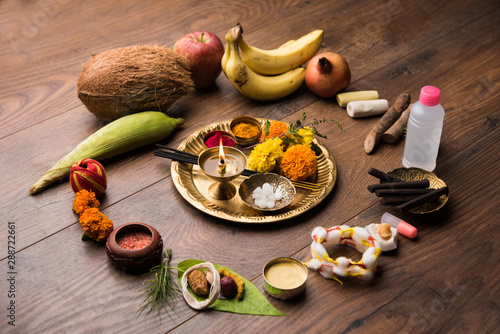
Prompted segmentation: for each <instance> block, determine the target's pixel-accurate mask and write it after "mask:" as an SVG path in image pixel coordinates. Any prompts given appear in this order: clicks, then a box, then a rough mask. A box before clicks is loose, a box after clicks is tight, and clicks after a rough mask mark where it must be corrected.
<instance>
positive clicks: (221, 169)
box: [219, 137, 226, 175]
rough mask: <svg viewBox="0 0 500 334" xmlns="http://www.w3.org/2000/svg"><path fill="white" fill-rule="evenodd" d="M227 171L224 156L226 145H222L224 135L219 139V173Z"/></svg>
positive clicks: (222, 173)
mask: <svg viewBox="0 0 500 334" xmlns="http://www.w3.org/2000/svg"><path fill="white" fill-rule="evenodd" d="M225 173H226V157H225V156H224V146H223V145H222V137H221V138H220V141H219V174H221V175H224V174H225Z"/></svg>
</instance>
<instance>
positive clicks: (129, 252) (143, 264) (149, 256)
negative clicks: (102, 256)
mask: <svg viewBox="0 0 500 334" xmlns="http://www.w3.org/2000/svg"><path fill="white" fill-rule="evenodd" d="M132 231H137V232H145V233H147V234H149V235H151V242H150V243H149V244H148V245H147V246H145V247H143V248H140V249H124V248H122V247H120V246H119V245H118V243H117V240H119V239H120V237H121V236H123V235H125V234H126V233H127V232H132ZM106 254H107V255H108V257H109V259H110V260H111V262H113V263H114V264H115V265H116V266H118V267H120V268H122V269H127V270H146V269H150V268H152V267H153V266H155V265H157V264H159V263H160V262H161V260H162V257H163V240H162V238H161V235H160V234H159V233H158V231H156V230H155V229H154V228H153V227H151V226H149V225H147V224H144V223H128V224H123V225H121V226H119V227H117V228H116V229H114V230H113V232H111V234H110V235H109V237H108V240H107V241H106Z"/></svg>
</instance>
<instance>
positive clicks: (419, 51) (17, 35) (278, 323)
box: [0, 0, 500, 333]
mask: <svg viewBox="0 0 500 334" xmlns="http://www.w3.org/2000/svg"><path fill="white" fill-rule="evenodd" d="M237 22H240V23H241V24H242V26H243V27H244V30H245V39H246V41H247V42H248V43H249V44H251V45H255V46H258V47H261V48H263V49H272V48H276V47H278V46H279V45H281V44H282V43H284V42H285V41H288V40H290V39H296V38H298V37H300V36H302V35H304V34H306V33H308V32H310V31H312V30H314V29H323V30H324V31H325V39H324V44H323V47H322V49H321V51H332V52H337V53H340V54H342V55H343V56H344V57H345V58H346V60H347V61H348V63H349V65H350V68H351V71H352V82H351V85H350V86H349V89H348V90H353V91H354V90H365V89H376V90H378V91H379V93H380V96H381V97H382V98H386V99H388V100H389V103H393V102H394V100H395V99H396V97H397V96H398V95H399V94H400V93H403V92H408V93H410V94H411V96H412V101H416V100H417V98H418V95H419V91H420V88H421V87H422V86H424V85H435V86H437V87H439V88H440V89H441V91H442V96H441V103H442V105H443V107H444V108H445V110H446V116H445V121H444V130H443V136H442V141H441V148H440V152H439V157H438V162H437V168H436V169H435V173H436V174H437V175H438V177H440V178H441V179H442V180H444V181H445V182H446V183H447V185H448V186H449V188H450V198H449V201H448V203H447V204H446V206H445V207H444V208H443V209H441V210H439V211H437V212H435V213H432V214H427V215H411V214H405V215H401V218H404V219H405V220H407V221H408V222H410V223H412V224H413V225H415V226H416V227H417V228H418V229H419V233H418V237H417V238H416V239H413V240H411V239H408V238H405V237H402V236H400V238H399V246H398V249H397V251H394V252H390V253H384V254H383V255H382V256H381V260H380V261H381V262H380V263H381V266H382V274H381V275H380V276H379V277H378V278H377V279H376V280H375V281H374V282H372V283H369V284H367V283H366V282H361V281H359V280H357V279H352V280H348V281H345V283H344V285H343V286H342V285H340V284H338V283H337V282H335V281H333V280H326V279H324V278H322V277H321V276H320V275H319V274H317V273H316V272H310V273H309V279H308V283H307V290H306V294H305V295H304V296H303V297H302V298H299V299H298V300H293V301H286V302H284V301H278V300H276V299H273V298H271V297H269V296H268V295H266V298H267V299H268V300H269V301H270V303H271V304H272V305H273V306H275V307H276V308H277V309H279V310H280V311H282V312H285V313H286V314H288V316H286V317H285V316H283V317H270V316H252V315H238V314H233V313H222V312H216V311H213V310H207V311H203V312H198V311H195V310H193V309H191V308H190V307H189V306H188V305H187V304H185V303H184V302H183V301H181V302H180V303H179V304H178V308H177V311H176V313H171V315H170V316H168V315H166V314H163V317H162V320H161V321H160V320H159V319H158V318H157V317H156V316H155V315H149V316H146V317H144V316H138V315H137V312H136V311H137V309H138V307H139V305H140V301H141V298H142V295H141V294H140V293H139V290H141V289H142V288H143V285H142V282H143V281H144V279H145V277H142V276H139V275H133V274H130V273H127V272H124V271H121V270H119V269H117V268H116V267H114V266H113V265H112V264H111V263H110V262H109V260H108V258H107V256H106V254H105V252H104V246H103V245H101V244H98V243H94V242H82V241H81V239H80V237H81V232H82V230H81V226H80V225H79V223H78V217H77V216H76V215H75V214H74V213H73V212H72V210H71V206H72V201H73V198H74V194H73V191H72V190H71V187H70V185H69V182H68V181H67V180H63V181H61V182H60V183H58V184H56V185H55V186H52V187H51V188H49V189H47V190H46V191H44V192H42V193H41V194H39V195H36V196H28V189H29V188H30V187H31V185H32V184H33V183H34V182H35V181H36V180H37V179H38V178H39V177H40V176H41V174H43V173H44V172H45V171H46V170H47V169H49V168H50V167H51V166H52V165H53V164H54V163H55V162H56V161H57V160H59V159H60V158H61V157H62V156H63V155H65V154H66V153H67V152H69V151H70V150H71V149H72V148H73V147H75V146H76V145H77V144H78V143H79V142H80V141H82V140H83V139H85V138H86V137H87V136H89V135H90V134H91V133H93V132H94V131H95V130H97V129H98V128H100V127H102V126H103V125H104V124H105V123H104V122H102V121H100V120H98V119H97V118H96V117H94V116H93V115H92V114H91V113H90V112H88V111H87V110H86V108H85V107H84V106H83V105H82V103H81V102H80V100H79V99H78V97H77V94H76V81H77V78H78V76H79V74H80V71H81V67H82V64H83V63H85V62H86V61H87V60H88V59H89V58H90V56H91V54H96V53H99V52H101V51H104V50H108V49H111V48H115V47H120V46H127V45H134V44H148V43H160V44H163V45H165V46H168V47H172V46H173V44H174V42H175V41H176V40H177V39H178V38H180V37H181V36H183V35H185V34H187V33H190V32H192V31H196V30H208V31H212V32H214V33H216V34H217V35H218V36H219V37H220V38H221V39H223V37H224V35H225V34H226V32H227V31H228V29H229V28H230V27H231V26H232V25H234V24H235V23H237ZM0 37H1V40H2V44H1V45H2V47H1V48H0V147H1V149H0V170H1V171H2V174H3V181H2V191H1V195H0V196H1V199H0V203H1V204H0V210H1V211H0V212H1V217H2V222H1V224H0V234H1V235H2V236H3V237H2V246H1V253H0V254H1V255H0V258H1V261H0V264H1V265H0V267H1V268H2V274H1V275H0V276H1V279H0V282H1V283H0V296H1V297H0V301H1V303H0V306H1V310H2V311H1V312H0V319H1V323H0V329H1V330H0V332H2V333H119V332H120V333H165V332H175V333H195V332H196V333H256V332H265V333H304V332H308V333H367V332H373V333H414V332H415V333H420V332H422V333H438V332H439V333H493V332H495V331H498V326H499V325H500V312H499V307H500V290H499V287H500V279H499V272H500V265H499V263H500V252H499V250H498V249H499V247H500V242H499V240H500V233H499V229H500V228H499V221H500V215H499V204H500V195H499V191H498V189H499V188H500V182H499V165H500V150H499V142H500V132H499V130H498V127H497V124H498V121H499V119H500V112H499V107H498V105H499V102H500V99H499V95H500V94H499V92H500V90H499V88H500V61H499V58H500V3H499V2H498V1H482V2H480V3H478V2H477V1H473V0H461V1H459V0H451V1H424V0H421V1H401V0H399V1H398V0H389V1H387V0H384V1H382V0H377V1H355V0H349V1H348V0H342V1H324V0H309V1H302V0H301V1H298V0H271V1H268V0H255V1H225V0H207V1H195V0H185V1H95V0H90V1H79V2H76V1H67V0H47V1H15V0H4V1H1V2H0ZM303 110H305V111H306V113H307V115H308V117H309V118H311V119H312V118H323V117H326V118H333V119H335V120H337V121H339V122H340V123H341V124H342V126H343V128H344V129H345V132H340V131H339V130H338V129H337V128H335V127H333V126H321V128H320V129H321V131H322V132H324V133H325V134H327V135H328V139H327V140H323V141H322V142H323V144H324V145H325V146H326V147H327V148H328V149H329V150H330V152H331V153H332V155H333V157H334V159H335V162H336V164H337V167H338V180H337V183H336V185H335V188H334V189H333V191H332V193H331V194H330V195H329V196H328V197H327V198H326V199H325V200H324V201H323V202H322V203H321V204H320V205H319V206H317V207H315V208H314V209H313V210H311V211H310V212H308V213H307V214H304V215H301V216H299V217H296V218H294V219H291V220H288V221H283V222H280V223H276V224H265V225H250V224H241V223H234V222H230V221H225V220H221V219H218V218H215V217H212V216H210V215H207V214H205V213H203V212H201V211H199V210H198V209H196V208H194V207H193V206H191V205H190V204H189V203H188V202H187V201H186V200H185V199H184V198H183V197H181V195H180V194H179V193H178V191H177V189H176V188H175V187H174V184H173V182H172V179H171V177H170V162H169V161H167V160H166V159H160V158H157V157H154V156H153V151H154V147H153V146H150V147H146V148H143V149H139V150H135V151H133V152H130V153H127V154H123V155H121V156H118V157H115V158H113V159H110V160H106V161H103V165H104V167H105V169H106V171H107V174H108V190H107V192H106V195H105V197H104V198H103V200H102V204H101V209H102V212H103V213H104V214H106V215H107V216H108V217H109V218H110V219H111V220H112V221H113V222H114V224H115V226H119V225H121V224H124V223H127V222H133V221H140V222H144V223H148V224H150V225H153V226H154V227H155V228H156V229H157V230H158V231H159V232H160V234H161V235H162V236H163V239H164V241H165V243H166V245H167V246H168V247H170V248H172V249H173V260H172V263H173V264H174V265H176V264H177V263H179V262H180V261H182V260H185V259H192V258H194V259H201V260H206V261H211V262H214V263H217V264H221V265H225V266H227V267H229V268H232V269H233V270H235V271H236V272H238V273H240V274H241V275H242V276H244V277H245V278H247V279H248V280H250V281H252V282H253V283H254V284H255V285H256V286H257V287H258V288H259V289H260V291H262V292H263V293H264V294H265V291H264V283H263V278H262V269H263V266H264V264H265V263H266V262H267V261H268V260H270V259H271V258H274V257H278V256H292V257H295V258H297V259H300V260H302V261H307V260H309V259H310V257H311V255H310V247H309V246H310V243H311V237H310V234H311V231H312V230H313V228H314V227H316V226H324V227H330V226H335V225H342V224H347V225H350V226H365V225H368V224H370V223H377V222H379V221H380V217H381V215H382V214H383V213H384V212H386V211H389V212H392V213H395V212H394V210H393V209H392V208H388V207H384V206H382V205H381V204H380V203H379V202H378V201H377V199H376V198H375V196H374V195H373V194H371V193H369V192H368V191H367V189H366V187H367V185H369V184H371V183H374V182H375V179H374V178H373V177H371V176H370V175H368V173H367V171H368V169H369V168H370V167H375V168H378V169H380V170H383V171H390V170H392V169H394V168H398V167H401V166H402V163H401V159H402V156H403V150H404V142H403V141H399V142H397V143H396V144H395V145H388V144H385V145H381V146H379V147H378V149H377V150H376V151H375V152H374V153H373V154H371V155H366V154H365V152H364V150H363V141H364V139H365V137H366V134H367V133H368V132H369V131H370V129H371V128H372V126H373V125H374V124H375V123H376V122H377V119H378V118H377V117H373V118H368V119H352V118H350V117H348V116H347V114H346V112H345V109H343V108H340V107H339V106H338V104H337V103H336V101H335V99H322V98H319V97H317V96H315V95H314V94H312V93H311V92H310V91H308V89H307V87H306V86H305V85H303V86H302V87H301V88H300V89H299V90H298V91H297V92H296V93H294V94H293V95H291V96H289V97H287V98H284V99H282V100H278V101H275V102H268V103H262V102H255V101H252V100H249V99H247V98H245V97H244V96H242V95H241V94H240V93H238V92H237V91H236V90H235V89H234V88H233V87H232V86H231V85H230V83H229V81H228V80H227V78H226V77H225V76H224V75H223V74H222V75H221V76H220V77H219V78H218V79H217V81H216V85H215V86H214V87H213V88H210V89H207V90H203V91H196V92H193V93H191V94H190V95H189V96H188V97H187V98H185V99H183V100H181V101H180V102H179V103H178V104H177V105H176V106H175V107H174V108H173V109H172V110H171V111H170V112H169V115H171V116H174V117H183V118H184V119H185V120H186V121H185V124H184V125H183V126H182V127H181V128H180V129H179V130H177V131H175V132H174V133H173V134H172V135H171V136H169V137H168V138H167V139H166V140H164V141H162V143H163V144H166V145H168V146H172V147H176V146H178V145H179V144H180V143H181V142H182V141H183V140H184V139H185V138H186V137H188V136H189V135H190V134H191V133H193V132H195V131H197V130H198V129H200V128H201V127H203V126H205V125H208V124H211V123H214V122H218V121H222V120H227V119H231V118H233V117H235V116H239V115H242V114H249V115H253V116H255V117H262V118H271V119H279V120H284V121H293V120H296V119H298V118H300V117H301V114H302V111H303ZM9 222H13V223H15V224H10V223H9ZM12 226H15V228H12ZM12 231H14V232H15V250H16V253H15V255H14V257H15V268H14V272H15V274H10V273H9V272H10V271H12V270H11V269H9V267H8V265H9V264H11V262H9V261H8V258H7V256H8V244H7V242H8V240H7V237H6V236H7V233H9V232H12ZM11 258H12V256H11ZM11 276H14V280H13V281H9V279H11ZM11 283H12V284H11ZM11 294H13V295H11ZM12 302H14V303H15V311H14V312H11V311H10V310H8V309H7V308H8V307H10V305H11V303H12ZM11 314H14V315H15V327H14V326H12V325H9V324H8V321H11V319H10V318H9V317H8V316H9V315H11ZM495 328H496V330H495Z"/></svg>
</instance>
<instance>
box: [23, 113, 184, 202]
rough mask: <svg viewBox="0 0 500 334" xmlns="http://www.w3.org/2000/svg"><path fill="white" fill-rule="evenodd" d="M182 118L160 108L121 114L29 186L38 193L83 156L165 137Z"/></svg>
mask: <svg viewBox="0 0 500 334" xmlns="http://www.w3.org/2000/svg"><path fill="white" fill-rule="evenodd" d="M183 122H184V120H183V119H182V118H171V117H169V116H167V115H166V114H164V113H162V112H158V111H144V112H140V113H136V114H132V115H128V116H124V117H121V118H119V119H117V120H115V121H113V122H111V123H109V124H108V125H106V126H104V127H102V128H101V129H99V130H97V131H96V132H94V133H93V134H92V135H90V136H89V137H88V138H87V139H85V140H84V141H82V142H81V143H80V144H78V146H77V147H75V148H74V149H73V151H71V152H70V153H68V154H67V155H66V156H64V157H63V158H62V159H61V160H59V161H58V162H57V163H56V164H55V165H54V166H53V167H52V168H51V169H50V170H48V171H47V172H45V174H44V175H43V176H42V177H41V178H40V180H38V181H37V182H36V183H35V184H34V185H33V186H32V187H31V189H30V191H29V194H30V195H33V194H36V193H38V192H40V191H42V190H43V189H45V188H46V187H47V186H49V185H50V184H52V183H53V182H55V181H57V180H61V179H63V178H67V177H68V176H69V172H70V170H71V167H72V166H73V164H74V163H75V162H77V161H79V160H81V159H84V158H89V159H95V160H98V161H99V160H104V159H108V158H112V157H114V156H116V155H118V154H121V153H125V152H128V151H131V150H134V149H136V148H139V147H142V146H145V145H149V144H153V143H155V142H157V141H159V140H162V139H164V138H166V137H167V136H168V135H169V134H170V133H171V132H172V131H173V130H174V129H175V128H176V127H177V126H178V125H180V124H182V123H183Z"/></svg>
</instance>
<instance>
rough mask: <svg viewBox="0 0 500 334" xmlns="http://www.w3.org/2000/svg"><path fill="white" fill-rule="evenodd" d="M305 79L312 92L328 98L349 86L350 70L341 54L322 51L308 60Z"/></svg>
mask: <svg viewBox="0 0 500 334" xmlns="http://www.w3.org/2000/svg"><path fill="white" fill-rule="evenodd" d="M305 81H306V85H307V87H308V88H309V89H310V90H311V91H312V92H313V93H314V94H316V95H319V96H321V97H324V98H329V97H332V96H334V95H335V94H337V93H338V92H340V91H342V90H344V89H346V88H347V86H349V84H350V83H351V70H350V69H349V65H348V64H347V62H346V60H345V59H344V57H342V56H341V55H339V54H337V53H333V52H324V53H320V54H317V55H316V56H314V57H313V58H311V60H309V63H308V64H307V68H306V78H305Z"/></svg>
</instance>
